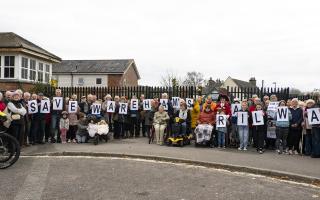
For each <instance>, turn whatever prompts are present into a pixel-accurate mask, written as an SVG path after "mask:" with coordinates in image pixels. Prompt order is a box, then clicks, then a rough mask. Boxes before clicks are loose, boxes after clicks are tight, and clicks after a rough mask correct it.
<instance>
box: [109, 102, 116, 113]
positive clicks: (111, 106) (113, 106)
mask: <svg viewBox="0 0 320 200" xmlns="http://www.w3.org/2000/svg"><path fill="white" fill-rule="evenodd" d="M115 110H116V102H114V101H108V102H107V112H108V113H114V111H115Z"/></svg>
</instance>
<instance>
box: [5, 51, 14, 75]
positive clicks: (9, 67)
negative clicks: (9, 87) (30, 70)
mask: <svg viewBox="0 0 320 200" xmlns="http://www.w3.org/2000/svg"><path fill="white" fill-rule="evenodd" d="M6 57H13V65H11V63H10V58H9V65H8V66H6ZM15 59H16V56H13V55H7V56H4V59H3V66H4V67H3V78H4V79H14V78H15V64H16V60H15ZM6 69H9V75H11V73H10V70H11V69H13V77H5V71H6Z"/></svg>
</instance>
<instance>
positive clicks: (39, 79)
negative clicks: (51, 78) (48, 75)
mask: <svg viewBox="0 0 320 200" xmlns="http://www.w3.org/2000/svg"><path fill="white" fill-rule="evenodd" d="M38 81H39V82H43V63H39V66H38Z"/></svg>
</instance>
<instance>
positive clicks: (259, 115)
mask: <svg viewBox="0 0 320 200" xmlns="http://www.w3.org/2000/svg"><path fill="white" fill-rule="evenodd" d="M266 123H267V114H266V113H265V112H264V111H263V110H262V104H261V103H256V109H255V111H253V112H252V126H253V134H254V135H256V139H257V151H258V152H259V153H260V154H262V153H263V148H264V139H265V130H266V127H265V126H266Z"/></svg>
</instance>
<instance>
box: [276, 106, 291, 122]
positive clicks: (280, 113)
mask: <svg viewBox="0 0 320 200" xmlns="http://www.w3.org/2000/svg"><path fill="white" fill-rule="evenodd" d="M277 121H278V122H287V121H289V109H288V107H286V106H280V107H278V109H277Z"/></svg>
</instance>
